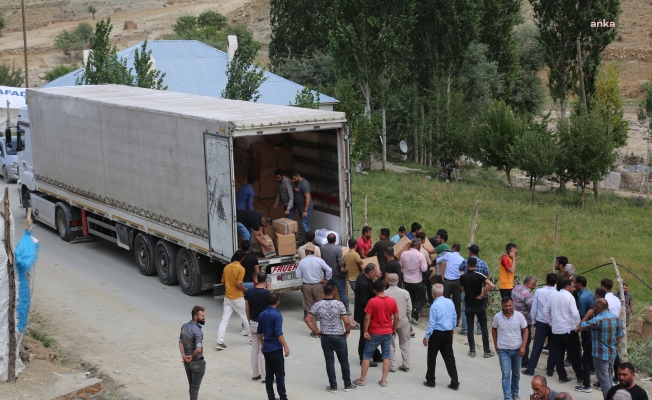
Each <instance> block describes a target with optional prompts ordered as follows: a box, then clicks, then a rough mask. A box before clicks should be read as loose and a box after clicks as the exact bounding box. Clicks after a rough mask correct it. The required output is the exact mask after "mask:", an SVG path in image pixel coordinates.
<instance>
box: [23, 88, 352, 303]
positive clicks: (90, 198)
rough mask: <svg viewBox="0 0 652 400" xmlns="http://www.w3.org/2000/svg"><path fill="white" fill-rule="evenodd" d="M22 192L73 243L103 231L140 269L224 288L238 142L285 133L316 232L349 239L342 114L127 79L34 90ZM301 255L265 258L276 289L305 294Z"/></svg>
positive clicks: (232, 240)
mask: <svg viewBox="0 0 652 400" xmlns="http://www.w3.org/2000/svg"><path fill="white" fill-rule="evenodd" d="M27 103H28V107H29V116H27V110H24V111H22V112H21V118H20V126H21V128H22V129H23V130H24V131H25V136H26V145H25V150H24V151H23V152H21V153H20V160H19V178H20V180H19V184H18V191H19V195H20V199H21V205H22V207H23V208H26V207H31V208H32V209H33V216H34V219H36V220H37V221H40V222H41V223H43V224H45V225H48V226H50V227H52V228H54V229H56V230H57V231H58V233H59V236H60V237H61V239H62V240H63V241H65V242H72V243H76V242H83V241H87V240H93V239H95V238H101V239H104V240H108V241H110V242H113V243H115V244H117V245H118V247H121V248H123V249H126V250H131V251H133V252H134V256H135V261H136V265H137V267H138V270H139V271H140V273H141V274H143V275H154V274H158V277H159V279H160V281H161V282H162V283H163V284H166V285H174V284H176V283H178V284H179V286H180V287H181V290H182V291H183V292H184V293H185V294H188V295H195V294H198V293H200V292H202V291H205V290H213V291H214V294H215V295H219V294H221V293H220V285H219V283H220V279H221V273H222V268H223V266H224V265H225V264H226V263H228V262H229V261H230V259H231V256H232V255H233V253H234V252H235V250H236V249H237V228H236V212H235V177H234V170H235V168H234V163H233V158H234V157H233V156H234V154H233V149H234V140H236V139H237V138H241V137H248V136H260V135H263V136H264V135H274V134H279V133H286V134H287V135H288V140H286V146H288V147H289V148H290V149H291V151H292V153H293V168H294V169H297V170H299V171H301V173H302V176H303V177H304V178H306V179H308V181H309V182H310V183H311V186H312V197H313V201H314V204H315V205H314V210H313V213H312V219H311V226H312V228H313V229H329V230H332V231H335V232H339V237H340V240H341V241H342V243H346V241H347V240H348V239H349V238H350V237H351V236H352V216H351V201H350V198H351V183H350V167H349V165H350V160H349V137H348V133H347V127H346V119H345V115H344V113H340V112H332V111H320V110H311V109H305V108H298V107H289V106H276V105H269V104H258V103H252V102H244V101H234V100H224V99H216V98H212V97H204V96H196V95H189V94H183V93H173V92H167V91H156V90H150V89H142V88H132V87H126V86H119V85H100V86H75V87H61V88H48V89H28V90H27ZM297 262H298V260H297V256H296V255H290V256H282V257H273V258H269V259H265V258H262V256H261V257H259V265H260V266H261V268H266V270H267V272H268V274H269V277H268V282H269V283H270V284H271V287H272V290H275V291H289V290H295V289H299V288H300V286H301V281H300V280H299V279H296V278H295V275H294V270H295V269H296V264H297Z"/></svg>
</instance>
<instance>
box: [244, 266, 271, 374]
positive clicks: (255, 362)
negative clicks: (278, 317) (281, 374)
mask: <svg viewBox="0 0 652 400" xmlns="http://www.w3.org/2000/svg"><path fill="white" fill-rule="evenodd" d="M269 293H270V292H269V290H267V274H266V273H265V272H259V273H258V275H257V276H256V286H254V287H253V288H250V289H247V292H246V293H245V295H244V298H245V305H246V310H247V319H248V320H249V332H252V333H254V332H257V331H258V317H259V316H260V313H261V312H263V311H265V310H266V309H267V305H268V304H267V296H269ZM262 347H263V344H262V343H261V342H259V341H258V335H256V334H254V335H253V336H252V337H251V370H252V372H253V375H252V378H251V379H252V380H254V381H257V380H258V379H261V378H262V380H263V382H265V358H264V357H263V352H262Z"/></svg>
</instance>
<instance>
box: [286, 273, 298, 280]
mask: <svg viewBox="0 0 652 400" xmlns="http://www.w3.org/2000/svg"><path fill="white" fill-rule="evenodd" d="M290 279H297V274H284V275H283V280H284V281H287V280H290Z"/></svg>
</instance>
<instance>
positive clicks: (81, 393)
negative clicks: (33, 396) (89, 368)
mask: <svg viewBox="0 0 652 400" xmlns="http://www.w3.org/2000/svg"><path fill="white" fill-rule="evenodd" d="M102 389H104V383H103V382H102V380H101V379H97V378H93V379H89V380H87V381H84V382H82V384H81V385H79V386H78V387H77V388H75V389H74V390H71V391H69V392H67V393H64V394H61V395H59V396H56V397H52V398H51V399H50V400H76V399H88V398H90V397H92V396H93V395H95V394H97V393H99V392H101V391H102Z"/></svg>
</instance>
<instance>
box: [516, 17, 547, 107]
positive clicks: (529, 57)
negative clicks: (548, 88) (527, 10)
mask: <svg viewBox="0 0 652 400" xmlns="http://www.w3.org/2000/svg"><path fill="white" fill-rule="evenodd" d="M514 37H515V40H516V44H517V46H518V64H519V70H518V72H517V74H516V80H515V81H514V88H513V89H512V91H511V93H510V95H509V97H508V98H507V100H506V102H507V104H509V105H510V106H511V107H512V108H513V109H514V110H517V111H519V112H521V113H523V112H528V113H531V114H538V113H539V112H540V111H541V108H542V107H543V103H544V102H545V96H546V94H545V92H544V91H543V82H542V81H541V78H539V76H538V73H539V71H541V70H542V69H543V68H544V67H545V63H544V61H543V54H544V51H543V49H542V46H541V42H540V41H539V30H538V29H537V27H536V26H535V25H533V24H531V23H523V24H520V25H518V26H516V28H515V29H514Z"/></svg>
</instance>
